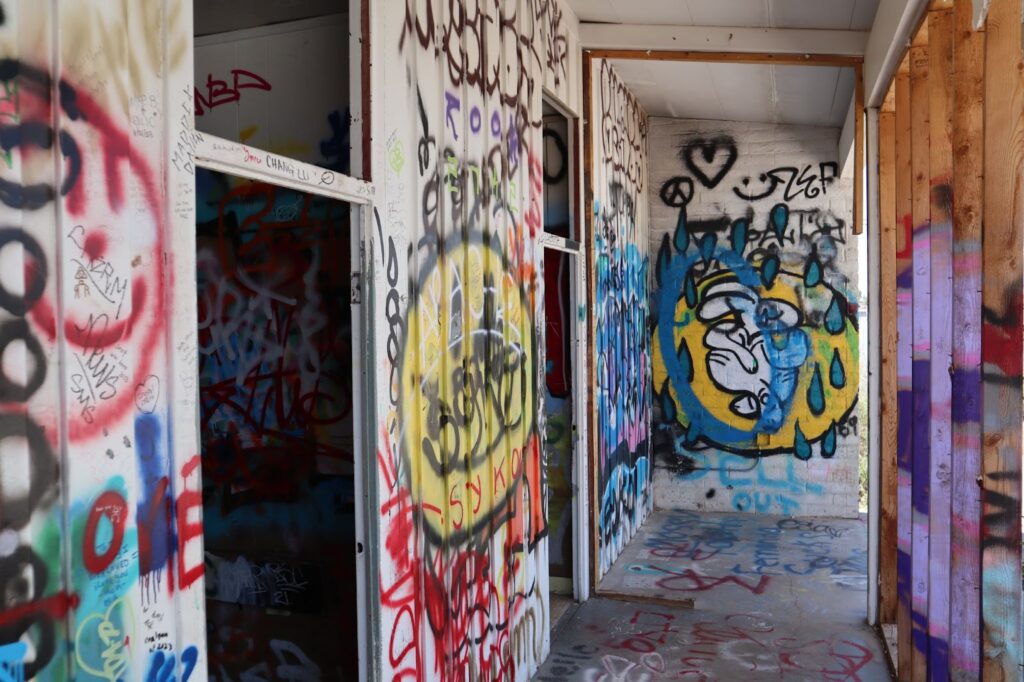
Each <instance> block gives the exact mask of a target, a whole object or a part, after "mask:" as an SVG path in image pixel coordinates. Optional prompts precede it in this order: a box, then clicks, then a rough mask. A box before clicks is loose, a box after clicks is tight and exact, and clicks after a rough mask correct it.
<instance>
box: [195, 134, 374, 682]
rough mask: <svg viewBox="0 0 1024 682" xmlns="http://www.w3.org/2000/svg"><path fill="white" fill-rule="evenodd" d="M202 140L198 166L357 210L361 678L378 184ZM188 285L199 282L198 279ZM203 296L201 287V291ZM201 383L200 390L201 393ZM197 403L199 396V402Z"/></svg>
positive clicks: (364, 672)
mask: <svg viewBox="0 0 1024 682" xmlns="http://www.w3.org/2000/svg"><path fill="white" fill-rule="evenodd" d="M196 137H197V140H198V142H197V145H196V151H195V164H196V167H198V168H205V169H207V170H211V171H217V172H220V173H227V174H230V175H233V176H236V177H240V178H244V179H246V180H252V181H254V182H263V183H267V184H270V185H275V186H278V187H287V188H289V189H294V190H297V191H300V192H306V193H308V194H315V195H318V196H322V197H326V198H328V199H334V200H335V201H341V202H345V203H346V204H348V205H349V206H350V207H351V209H352V216H351V219H350V225H351V228H350V259H351V261H350V263H349V267H350V273H351V281H352V300H351V304H352V343H351V346H352V397H353V400H352V425H353V428H352V438H353V441H352V442H353V445H352V452H353V456H354V459H355V460H356V461H355V462H354V467H353V475H354V478H355V483H354V488H355V505H354V506H355V522H356V523H355V525H356V527H355V541H356V556H355V557H353V559H354V560H355V562H356V619H357V632H358V638H359V651H361V652H364V655H362V656H360V657H359V679H364V680H365V679H369V671H368V665H369V660H368V656H367V652H369V648H368V643H369V639H368V637H369V635H370V634H371V633H370V631H369V629H368V627H369V616H368V614H369V613H371V610H370V608H369V607H370V602H369V599H370V591H369V590H368V589H367V588H368V587H369V585H368V582H367V575H368V571H369V562H370V560H371V554H372V552H370V551H368V550H369V549H370V548H371V539H372V538H373V537H374V534H373V530H372V529H371V528H370V526H369V525H368V523H367V522H368V520H369V519H368V518H367V515H366V510H367V509H370V508H373V507H375V506H376V502H375V500H376V494H375V491H376V489H377V487H376V477H375V474H376V471H375V468H374V466H373V464H374V462H373V458H370V457H366V456H365V453H366V452H372V451H373V450H368V449H367V448H368V447H370V446H372V444H373V443H374V440H373V432H372V429H370V428H369V426H368V424H369V422H368V420H367V418H366V417H367V415H366V414H365V407H366V406H367V405H373V404H374V403H373V402H372V395H371V390H370V389H371V388H372V379H371V376H372V375H370V374H368V371H369V368H372V367H373V366H374V364H373V358H372V349H373V338H372V336H373V325H372V324H371V323H370V320H369V317H368V315H369V311H368V309H367V306H364V305H362V303H363V301H364V300H367V299H366V296H367V294H368V292H364V291H363V286H362V285H363V283H364V282H368V281H369V278H368V277H365V276H364V273H366V271H367V270H366V267H367V266H368V265H369V263H370V260H369V259H367V258H366V252H365V248H364V244H366V243H367V240H368V239H369V238H370V237H371V236H372V232H371V229H372V220H373V214H374V210H373V203H372V199H373V191H374V190H373V185H372V184H370V183H367V182H363V181H362V180H357V179H355V178H352V177H350V176H347V175H342V174H339V173H335V172H333V171H329V170H325V169H324V168H321V167H319V166H314V165H312V164H308V163H303V162H301V161H296V160H295V159H291V158H288V157H285V156H280V155H278V154H274V153H271V152H267V151H263V150H260V149H255V148H253V147H250V146H248V145H243V144H240V143H238V142H231V141H229V140H224V139H221V138H218V137H216V136H213V135H207V134H205V133H198V132H197V133H196ZM252 157H257V158H259V159H263V160H264V163H262V164H260V166H258V167H254V166H253V164H252V163H250V162H249V161H247V159H251V158H252ZM186 286H191V287H193V289H195V287H196V281H195V279H192V280H191V281H190V282H189V283H187V284H186ZM196 295H198V292H196ZM364 348H365V349H370V358H369V359H368V360H366V361H364V358H363V349H364ZM198 390H199V389H198V386H197V388H196V391H197V392H198ZM196 404H197V405H198V401H197V403H196Z"/></svg>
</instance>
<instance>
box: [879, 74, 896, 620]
mask: <svg viewBox="0 0 1024 682" xmlns="http://www.w3.org/2000/svg"><path fill="white" fill-rule="evenodd" d="M878 204H879V210H878V215H879V225H878V229H879V242H880V243H879V263H878V266H879V278H878V280H879V283H880V286H879V291H878V299H877V300H878V305H879V306H880V308H879V309H880V311H881V312H880V315H879V320H880V321H881V324H880V327H881V333H880V334H879V337H878V338H879V343H881V349H880V351H881V352H880V355H881V367H880V373H881V377H880V385H881V388H880V392H879V398H880V401H879V402H880V405H879V416H880V422H881V423H880V425H879V429H880V433H881V448H880V450H881V458H880V459H881V461H880V466H881V486H880V488H881V491H880V493H881V500H880V504H879V509H880V510H881V518H880V519H879V548H880V551H879V570H878V582H879V584H880V586H881V589H880V590H879V595H880V598H879V602H880V603H879V620H880V621H881V622H882V623H895V622H896V605H897V596H896V580H897V578H896V532H897V531H896V515H897V501H896V478H897V468H896V467H897V464H896V428H897V424H898V412H897V407H896V223H897V216H896V90H895V87H892V88H890V89H889V95H888V96H887V97H886V99H885V102H884V103H883V105H882V110H881V111H880V112H879V115H878Z"/></svg>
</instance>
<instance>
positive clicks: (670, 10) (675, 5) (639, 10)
mask: <svg viewBox="0 0 1024 682" xmlns="http://www.w3.org/2000/svg"><path fill="white" fill-rule="evenodd" d="M614 2H615V5H616V11H617V13H618V14H619V15H620V16H628V17H629V20H628V21H623V23H630V24H670V25H676V26H690V25H691V24H693V20H692V19H691V17H690V9H689V7H688V6H687V4H686V0H633V1H632V2H622V1H621V0H614Z"/></svg>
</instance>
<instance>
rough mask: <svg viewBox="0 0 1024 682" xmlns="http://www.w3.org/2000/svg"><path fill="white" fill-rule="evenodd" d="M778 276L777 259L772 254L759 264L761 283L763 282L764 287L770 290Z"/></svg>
mask: <svg viewBox="0 0 1024 682" xmlns="http://www.w3.org/2000/svg"><path fill="white" fill-rule="evenodd" d="M778 274H779V257H778V256H776V255H774V254H772V255H771V256H767V257H765V259H764V262H763V263H761V281H762V282H764V286H765V287H766V288H768V289H771V288H772V286H773V285H774V284H775V277H776V276H777V275H778Z"/></svg>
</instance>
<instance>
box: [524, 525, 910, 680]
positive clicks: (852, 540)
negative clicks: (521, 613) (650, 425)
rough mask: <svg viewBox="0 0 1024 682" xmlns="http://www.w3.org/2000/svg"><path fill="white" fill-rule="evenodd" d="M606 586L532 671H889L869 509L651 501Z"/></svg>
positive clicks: (620, 675) (753, 674) (723, 676)
mask: <svg viewBox="0 0 1024 682" xmlns="http://www.w3.org/2000/svg"><path fill="white" fill-rule="evenodd" d="M600 589H601V590H602V591H606V592H614V593H615V594H616V595H617V596H616V597H615V598H608V597H601V596H598V597H595V598H593V599H591V600H590V601H588V602H586V603H584V604H582V605H581V606H580V607H579V608H578V609H577V610H576V611H575V613H573V614H572V615H571V617H569V618H567V619H566V620H564V621H563V624H562V626H561V627H560V628H559V629H558V631H557V632H555V633H554V636H553V638H552V647H551V655H550V656H549V657H548V659H547V661H546V662H545V664H544V665H543V666H542V667H541V669H540V671H539V673H538V675H537V677H536V679H537V680H557V681H559V682H562V681H564V680H593V681H596V680H607V681H608V682H612V681H621V682H641V681H645V682H646V681H648V680H652V681H653V680H659V679H673V680H690V681H692V682H716V681H721V682H733V681H741V682H742V681H744V680H814V681H815V682H820V681H822V680H824V681H826V682H832V681H851V682H854V681H858V680H862V681H864V682H868V681H873V680H889V679H890V676H889V669H888V665H887V663H886V659H885V654H884V649H883V647H882V644H881V643H880V641H879V639H878V637H877V635H876V634H875V631H874V630H873V629H872V628H870V627H868V626H867V625H866V623H865V614H866V610H867V607H866V604H867V526H866V525H865V523H864V521H863V520H859V519H787V518H782V517H774V516H766V515H756V516H755V515H752V514H710V513H695V512H682V511H674V512H655V513H654V514H653V515H652V516H651V518H650V519H648V521H647V522H646V523H645V524H644V526H643V528H642V529H641V530H640V532H639V533H638V535H637V536H636V538H634V539H633V541H632V542H631V543H630V544H629V546H628V547H627V548H626V549H625V551H624V552H623V553H622V555H621V556H620V557H619V559H618V561H616V562H615V565H614V566H613V567H612V569H611V571H609V573H608V575H606V576H605V578H604V580H603V581H602V583H601V586H600ZM627 598H628V599H629V600H630V601H625V599H627ZM638 598H641V599H649V600H650V601H649V602H648V603H643V602H637V601H634V600H636V599H638ZM691 603H692V608H691V606H690V604H691Z"/></svg>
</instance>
